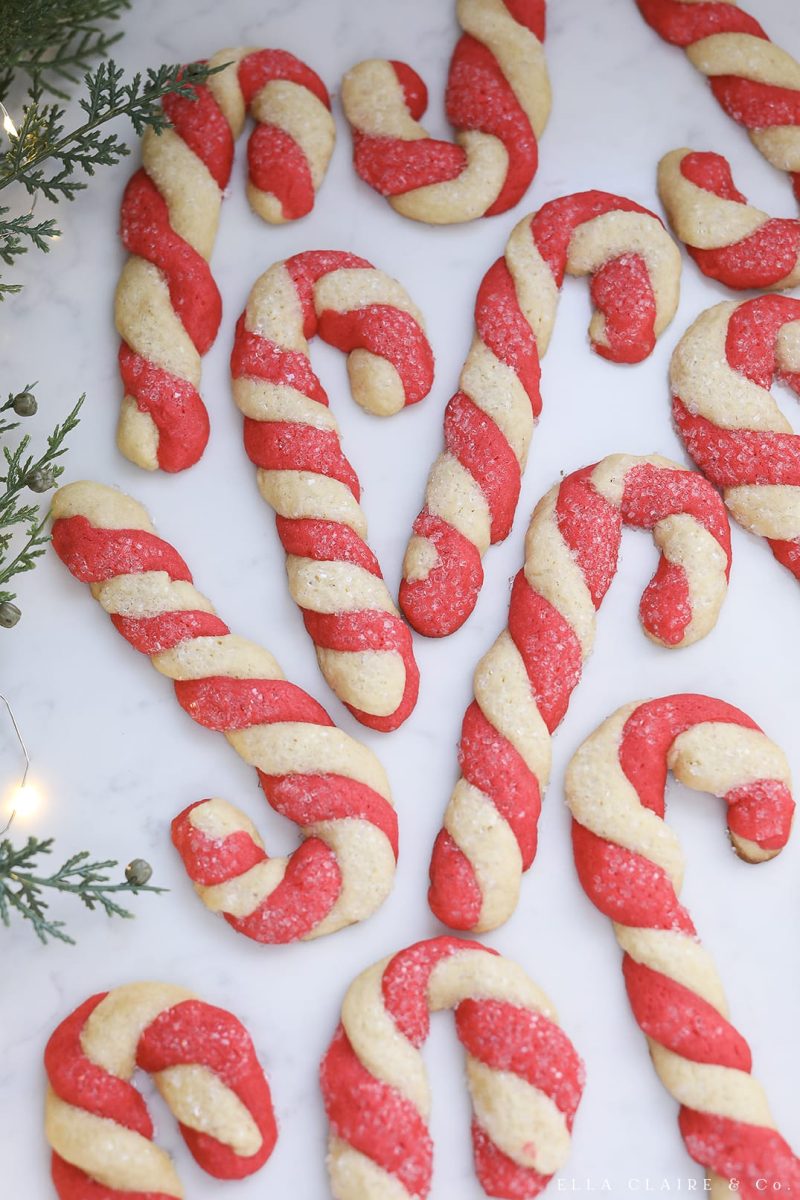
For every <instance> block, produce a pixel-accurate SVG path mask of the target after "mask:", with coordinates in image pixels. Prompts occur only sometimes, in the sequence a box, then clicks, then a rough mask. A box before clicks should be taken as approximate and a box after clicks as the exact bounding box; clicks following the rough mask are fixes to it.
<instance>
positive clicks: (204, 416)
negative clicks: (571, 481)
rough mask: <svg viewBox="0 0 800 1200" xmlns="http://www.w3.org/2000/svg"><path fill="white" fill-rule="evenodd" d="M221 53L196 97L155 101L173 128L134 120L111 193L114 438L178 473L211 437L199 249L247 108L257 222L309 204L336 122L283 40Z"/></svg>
mask: <svg viewBox="0 0 800 1200" xmlns="http://www.w3.org/2000/svg"><path fill="white" fill-rule="evenodd" d="M224 63H229V64H230V65H229V66H227V67H226V68H225V69H224V70H222V71H220V72H219V73H218V74H216V75H211V76H210V77H209V78H208V81H207V82H206V83H205V84H204V85H201V86H198V87H196V88H195V98H194V100H189V99H185V98H182V97H179V96H168V97H166V98H165V99H164V101H163V105H164V112H165V115H166V116H167V118H168V119H169V121H170V128H168V129H165V130H163V131H162V132H161V133H160V134H156V133H155V132H154V131H153V130H152V129H147V130H145V134H144V137H143V138H142V166H141V168H140V169H139V170H138V171H137V172H136V174H135V175H134V176H133V178H132V179H131V181H130V183H129V184H128V186H127V188H126V189H125V195H124V197H123V201H122V214H121V226H120V227H121V235H122V242H123V245H124V246H125V249H126V250H127V251H128V252H129V254H130V256H131V257H130V258H129V259H128V260H127V262H126V263H125V266H124V268H123V270H122V275H121V276H120V280H119V284H118V286H117V296H116V304H115V316H116V326H117V332H118V333H119V334H120V336H121V338H122V345H121V346H120V351H119V365H120V374H121V376H122V382H123V384H124V387H125V397H124V399H123V402H122V411H121V413H120V420H119V428H118V432H117V444H118V446H119V448H120V450H121V451H122V453H123V454H124V455H125V456H126V458H129V459H130V460H131V461H132V462H135V463H136V464H137V465H138V466H140V467H145V468H146V469H147V470H150V471H154V470H156V469H157V468H159V467H160V468H161V469H162V470H164V471H182V470H183V469H184V468H185V467H190V466H191V465H192V464H193V463H195V462H197V460H198V459H199V458H200V456H201V454H202V453H203V450H204V449H205V445H206V442H207V441H208V413H207V412H206V408H205V405H204V404H203V401H202V399H201V398H200V392H199V387H200V359H201V356H202V355H204V354H205V353H206V351H207V350H208V349H209V348H210V347H211V345H212V343H213V341H214V339H215V337H216V335H217V330H218V328H219V323H220V318H221V315H222V306H221V301H220V297H219V292H218V291H217V286H216V284H215V282H214V279H213V277H212V275H211V270H210V268H209V265H208V260H209V259H210V257H211V251H212V249H213V247H214V241H215V239H216V234H217V225H218V222H219V212H220V207H221V205H222V198H223V195H224V193H225V189H226V187H227V186H228V181H229V179H230V174H231V167H232V164H233V144H234V140H235V139H236V138H237V137H238V136H239V134H240V133H241V131H242V129H243V127H244V122H245V115H246V113H247V112H249V113H250V114H251V116H252V117H253V118H254V120H255V122H256V126H255V129H254V130H253V133H252V134H251V136H250V140H249V142H248V147H247V160H248V168H249V180H248V184H247V195H248V199H249V200H250V204H251V206H252V208H253V209H254V210H255V212H257V213H258V215H259V216H261V217H263V218H264V220H265V221H269V222H271V223H273V224H278V223H281V222H283V221H293V220H296V219H297V218H298V217H302V216H305V215H306V213H308V212H310V211H311V208H312V207H313V204H314V197H315V195H316V192H317V189H318V188H319V186H320V184H321V183H322V180H323V177H324V175H325V171H326V169H327V166H328V161H329V159H330V156H331V153H332V151H333V143H334V138H335V129H334V124H333V118H332V116H331V113H330V99H329V97H328V93H327V90H326V88H325V85H324V83H323V82H322V80H321V79H320V78H319V77H318V76H317V75H315V74H314V72H313V71H312V70H311V69H310V68H309V67H307V66H306V65H305V63H302V62H300V60H299V59H297V58H295V57H294V55H292V54H288V53H287V52H286V51H285V50H258V49H243V48H239V49H233V50H220V51H219V52H218V53H217V54H215V55H214V56H213V58H212V59H211V60H210V65H211V66H213V67H218V66H222V65H223V64H224Z"/></svg>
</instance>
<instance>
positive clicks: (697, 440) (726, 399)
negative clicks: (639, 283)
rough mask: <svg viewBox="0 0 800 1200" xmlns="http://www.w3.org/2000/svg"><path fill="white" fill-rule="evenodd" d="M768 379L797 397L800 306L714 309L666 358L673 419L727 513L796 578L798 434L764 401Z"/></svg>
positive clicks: (777, 301) (766, 303)
mask: <svg viewBox="0 0 800 1200" xmlns="http://www.w3.org/2000/svg"><path fill="white" fill-rule="evenodd" d="M773 377H774V378H776V379H779V380H781V381H782V382H783V383H785V384H787V385H788V386H789V387H790V388H791V389H792V391H794V392H795V394H796V395H798V396H800V300H792V299H790V298H789V297H788V296H758V297H756V299H755V300H745V301H744V303H740V304H736V303H730V302H728V303H724V304H717V305H715V306H714V307H713V308H709V309H707V310H706V312H704V313H701V314H700V316H699V317H698V318H697V320H696V321H695V322H694V324H693V325H691V326H690V328H689V329H688V330H687V331H686V333H685V334H684V335H683V337H682V338H681V340H680V341H679V342H678V345H677V346H676V348H675V352H674V354H673V355H672V362H671V364H670V383H671V386H672V395H673V400H672V413H673V417H674V420H675V424H676V425H677V427H678V431H679V433H680V434H681V436H682V438H683V440H684V442H685V443H686V448H687V450H688V451H689V453H690V454H691V456H692V458H693V459H694V461H695V462H696V463H697V465H698V467H699V468H700V470H701V471H703V473H704V474H705V475H707V476H708V478H709V479H710V480H711V482H712V483H715V484H716V485H717V487H719V488H722V490H723V495H724V497H725V503H726V504H727V506H728V509H729V510H730V512H731V514H732V516H733V517H734V518H735V519H736V520H737V521H738V522H739V524H740V525H743V526H744V528H745V529H748V530H749V531H750V532H751V533H755V534H758V535H759V536H760V537H763V538H766V539H767V542H768V543H769V546H770V549H771V550H772V553H773V554H774V555H775V557H776V558H777V560H778V562H780V563H783V565H784V566H785V567H788V568H789V570H790V571H791V572H792V574H793V575H794V576H795V578H797V579H800V437H798V435H797V434H795V433H793V432H792V427H791V425H790V424H789V422H788V421H787V420H786V418H785V417H784V415H783V413H782V412H781V411H780V409H779V408H778V406H777V404H776V403H775V401H774V400H773V398H772V396H771V395H770V392H769V387H770V384H771V383H772V380H773Z"/></svg>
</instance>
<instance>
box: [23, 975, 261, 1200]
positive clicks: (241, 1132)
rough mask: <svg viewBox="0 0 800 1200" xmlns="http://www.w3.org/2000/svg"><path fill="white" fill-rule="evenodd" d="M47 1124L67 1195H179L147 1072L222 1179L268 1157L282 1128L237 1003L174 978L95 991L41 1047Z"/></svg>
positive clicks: (91, 1199) (69, 1199)
mask: <svg viewBox="0 0 800 1200" xmlns="http://www.w3.org/2000/svg"><path fill="white" fill-rule="evenodd" d="M44 1063H45V1070H46V1071H47V1080H48V1087H47V1096H46V1100H45V1131H46V1134H47V1140H48V1142H49V1143H50V1145H51V1147H52V1150H53V1157H52V1176H53V1183H54V1184H55V1188H56V1191H57V1193H58V1195H59V1196H60V1197H61V1200H112V1197H114V1196H120V1197H124V1198H125V1200H139V1198H142V1200H144V1198H145V1197H147V1198H148V1200H149V1198H150V1197H152V1200H167V1198H168V1197H182V1196H183V1194H184V1192H183V1188H182V1186H181V1182H180V1180H179V1178H178V1175H177V1173H176V1171H175V1168H174V1166H173V1164H172V1160H171V1158H170V1157H169V1155H168V1154H167V1153H166V1152H165V1151H164V1150H162V1149H161V1148H160V1147H159V1146H157V1145H155V1143H154V1142H153V1122H152V1120H151V1118H150V1114H149V1113H148V1111H147V1107H146V1105H145V1102H144V1099H143V1097H142V1096H141V1095H140V1093H139V1092H138V1091H137V1090H136V1088H135V1087H134V1086H133V1084H132V1083H131V1079H132V1077H133V1075H134V1072H135V1071H136V1070H137V1069H139V1070H142V1071H147V1072H148V1073H149V1074H150V1075H152V1077H153V1082H154V1083H155V1085H156V1087H157V1088H158V1090H159V1092H160V1093H161V1095H162V1097H163V1098H164V1100H165V1101H166V1103H167V1105H168V1107H169V1109H170V1111H171V1112H172V1113H173V1115H174V1116H175V1117H176V1118H177V1121H178V1123H179V1126H180V1130H181V1133H182V1135H183V1139H184V1141H185V1142H186V1145H187V1146H188V1147H189V1150H190V1151H191V1153H192V1155H193V1157H194V1158H195V1160H196V1161H197V1163H198V1164H199V1166H201V1167H202V1168H203V1170H204V1171H207V1172H208V1174H209V1175H213V1176H214V1178H215V1179H243V1178H245V1176H247V1175H252V1174H253V1172H254V1171H258V1170H259V1168H260V1167H263V1165H264V1163H265V1162H266V1161H267V1159H268V1158H269V1156H270V1154H271V1153H272V1150H273V1147H274V1145H275V1141H276V1138H277V1129H276V1126H275V1116H274V1113H273V1109H272V1100H271V1097H270V1091H269V1084H268V1083H267V1080H266V1078H265V1076H264V1072H263V1070H262V1068H261V1065H260V1064H259V1061H258V1059H257V1057H256V1052H255V1049H254V1047H253V1043H252V1041H251V1040H250V1035H249V1034H248V1032H247V1030H246V1029H245V1028H244V1026H243V1025H242V1024H241V1022H240V1021H238V1020H237V1019H236V1017H234V1016H233V1015H232V1014H231V1013H229V1012H226V1011H225V1009H223V1008H215V1007H214V1006H213V1005H211V1004H206V1003H205V1001H203V1000H199V999H198V998H197V997H196V996H193V995H192V993H191V992H187V991H186V990H185V988H182V987H177V986H176V985H175V984H171V983H129V984H125V985H123V986H122V987H118V988H114V989H113V991H110V992H100V993H99V994H98V995H97V996H92V997H91V998H90V999H89V1000H86V1001H85V1002H84V1003H83V1004H81V1005H80V1006H79V1007H78V1008H76V1009H75V1011H74V1012H73V1013H72V1014H71V1015H70V1016H69V1017H67V1018H66V1020H64V1021H62V1022H61V1024H60V1025H59V1026H58V1028H57V1029H56V1031H55V1033H53V1035H52V1037H51V1038H50V1040H49V1042H48V1043H47V1048H46V1050H45V1052H44Z"/></svg>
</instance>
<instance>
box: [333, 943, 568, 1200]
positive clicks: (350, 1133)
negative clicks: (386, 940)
mask: <svg viewBox="0 0 800 1200" xmlns="http://www.w3.org/2000/svg"><path fill="white" fill-rule="evenodd" d="M447 1008H451V1009H453V1010H454V1015H455V1022H456V1032H457V1034H458V1037H459V1040H460V1041H461V1043H462V1045H463V1046H464V1049H465V1051H466V1075H467V1087H468V1089H469V1094H470V1099H471V1101H472V1110H473V1120H472V1144H473V1153H474V1159H475V1170H476V1174H477V1176H478V1179H479V1181H480V1183H481V1186H482V1187H483V1189H484V1191H486V1192H487V1193H488V1194H489V1195H490V1196H500V1197H507V1198H508V1200H511V1198H512V1197H516V1198H519V1197H534V1196H538V1194H539V1192H541V1190H542V1189H543V1188H544V1187H546V1185H547V1183H548V1181H549V1179H550V1177H551V1176H552V1175H553V1173H554V1172H556V1171H558V1170H560V1169H561V1168H562V1167H563V1166H564V1164H565V1163H566V1161H567V1158H568V1155H569V1150H570V1138H571V1133H572V1124H573V1121H574V1118H575V1112H576V1110H577V1107H578V1104H579V1102H580V1098H581V1093H582V1090H583V1082H584V1071H583V1064H582V1062H581V1060H580V1058H579V1056H578V1054H577V1053H576V1051H575V1048H574V1047H573V1045H572V1043H571V1042H570V1040H569V1038H568V1037H567V1036H566V1034H565V1033H564V1032H563V1031H562V1030H561V1029H560V1028H559V1026H558V1023H557V1016H556V1013H555V1011H554V1009H553V1007H552V1005H551V1003H550V1001H549V1000H548V999H547V997H546V996H545V995H544V994H543V992H541V991H540V989H539V988H538V987H537V986H536V985H535V984H534V983H533V982H532V980H531V979H529V978H528V976H527V975H526V974H525V972H524V971H523V970H522V968H521V967H519V966H517V964H516V963H514V962H511V961H510V960H509V959H506V958H503V957H501V956H500V955H499V954H497V952H496V951H494V950H492V949H490V948H489V947H487V946H482V945H480V944H479V943H477V942H468V941H464V940H462V939H460V938H454V937H437V938H432V939H430V940H429V941H424V942H418V943H417V944H416V945H413V946H409V947H408V948H407V949H405V950H401V951H399V952H398V953H397V954H394V955H390V956H389V957H388V958H385V959H383V960H382V961H381V962H378V963H376V964H375V965H374V966H373V967H370V968H369V969H368V970H366V971H364V972H363V973H362V974H361V975H359V976H358V978H357V979H355V980H354V981H353V983H352V984H351V985H350V987H349V989H348V991H347V994H346V996H345V999H344V1003H343V1005H342V1019H341V1024H340V1025H339V1027H338V1029H337V1030H336V1033H335V1035H334V1037H333V1041H332V1042H331V1044H330V1046H329V1048H328V1050H327V1053H326V1054H325V1057H324V1059H323V1060H322V1066H321V1070H320V1081H321V1086H322V1096H323V1101H324V1103H325V1111H326V1113H327V1116H328V1121H329V1125H330V1135H329V1153H328V1172H329V1175H330V1180H331V1190H332V1192H333V1194H334V1196H336V1197H337V1200H387V1198H388V1197H391V1200H407V1198H409V1197H415V1198H417V1200H424V1198H425V1197H426V1196H427V1195H428V1193H429V1190H430V1185H431V1171H432V1159H433V1144H432V1141H431V1136H430V1132H429V1130H428V1119H429V1116H430V1104H431V1097H430V1090H429V1086H428V1080H427V1075H426V1072H425V1066H424V1063H423V1060H422V1055H421V1053H420V1050H421V1047H422V1045H423V1043H424V1041H425V1039H426V1037H427V1036H428V1029H429V1024H430V1014H431V1013H433V1012H438V1011H440V1010H442V1009H447Z"/></svg>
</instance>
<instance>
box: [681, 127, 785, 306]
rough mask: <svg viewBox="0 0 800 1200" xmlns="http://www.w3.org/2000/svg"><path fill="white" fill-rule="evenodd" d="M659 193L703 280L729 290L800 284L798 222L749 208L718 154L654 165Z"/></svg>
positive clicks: (686, 153)
mask: <svg viewBox="0 0 800 1200" xmlns="http://www.w3.org/2000/svg"><path fill="white" fill-rule="evenodd" d="M658 194H659V196H660V197H661V202H662V204H663V205H664V208H665V209H666V211H667V216H668V217H669V223H670V225H671V226H672V228H673V229H674V231H675V233H676V235H677V236H678V237H679V238H680V240H681V241H682V242H683V244H684V245H685V246H686V249H687V250H688V251H689V253H690V254H691V256H692V258H693V259H694V261H695V262H696V263H697V265H698V267H699V268H700V270H701V271H702V272H703V274H704V275H708V276H709V277H710V278H711V279H717V280H719V282H720V283H724V284H726V285H727V287H730V288H774V289H775V290H776V291H781V290H783V289H785V288H791V287H797V285H798V284H800V221H798V220H785V219H780V218H777V217H770V215H769V214H768V213H765V212H762V210H761V209H760V208H754V207H753V205H752V204H748V203H747V198H746V197H745V196H743V195H742V193H741V192H740V191H738V190H737V188H736V185H735V184H734V182H733V177H732V175H731V168H730V164H729V163H728V161H727V159H725V158H723V157H722V155H721V154H712V153H711V152H710V151H705V152H699V151H695V150H689V149H687V148H686V147H684V148H683V149H681V150H670V152H669V154H665V155H664V157H663V158H662V159H661V162H660V163H659V164H658Z"/></svg>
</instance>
